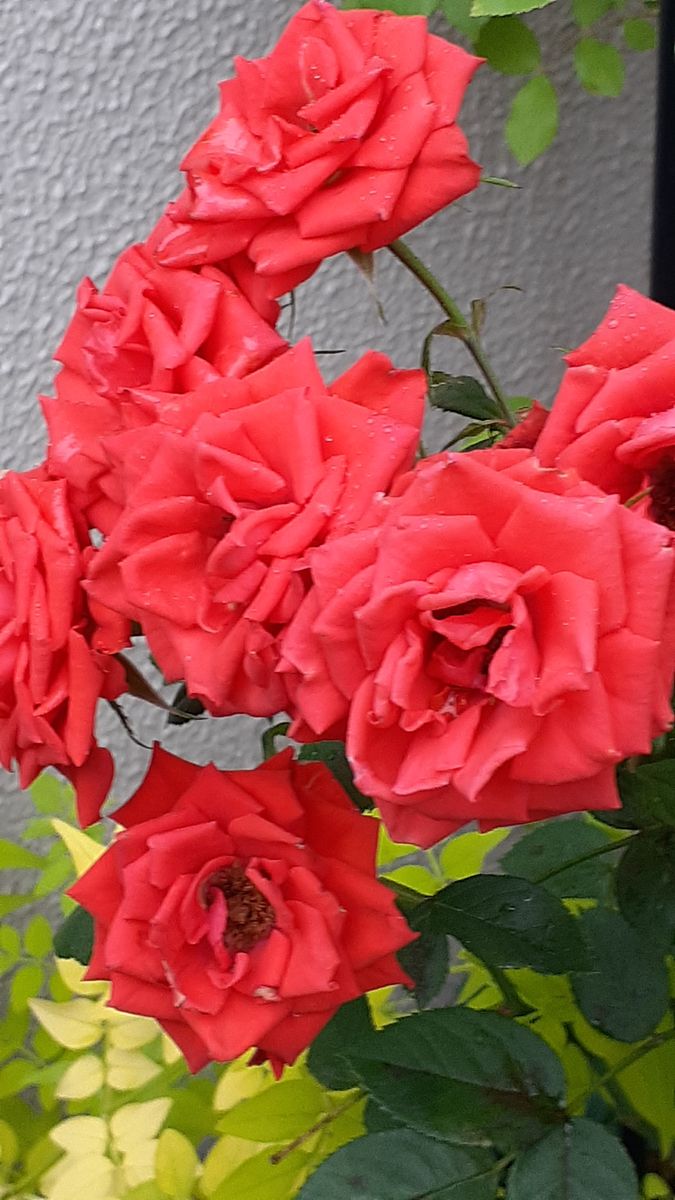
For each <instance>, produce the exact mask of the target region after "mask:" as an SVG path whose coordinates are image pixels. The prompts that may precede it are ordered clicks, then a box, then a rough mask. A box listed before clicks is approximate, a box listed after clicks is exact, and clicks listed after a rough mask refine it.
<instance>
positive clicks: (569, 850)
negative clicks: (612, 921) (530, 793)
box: [502, 817, 616, 900]
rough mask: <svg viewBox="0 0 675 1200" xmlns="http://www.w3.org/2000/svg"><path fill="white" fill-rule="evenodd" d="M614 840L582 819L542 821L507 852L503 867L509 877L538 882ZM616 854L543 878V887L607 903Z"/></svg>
mask: <svg viewBox="0 0 675 1200" xmlns="http://www.w3.org/2000/svg"><path fill="white" fill-rule="evenodd" d="M611 841H612V838H611V836H610V835H609V834H608V833H605V831H604V830H603V829H599V828H598V826H597V825H593V824H591V822H590V821H587V820H585V819H584V818H583V817H571V818H564V819H563V820H560V819H557V820H551V821H542V822H541V823H540V824H538V825H535V826H534V827H533V828H531V829H529V830H528V831H527V832H526V833H525V834H524V835H523V836H522V837H519V838H518V840H517V842H516V843H515V845H513V846H511V848H510V849H509V850H507V852H506V854H505V855H504V857H503V859H502V866H503V868H504V870H505V871H508V873H509V875H521V876H522V877H523V879H529V880H531V881H532V882H538V881H539V880H540V879H541V877H542V876H544V875H546V874H548V872H549V871H555V870H556V869H557V868H558V867H561V866H562V865H563V863H565V862H571V861H572V860H573V859H575V858H580V857H581V856H582V855H584V854H588V853H590V852H591V851H593V850H600V849H601V848H602V847H603V846H607V845H609V844H610V842H611ZM615 862H616V858H615V856H614V855H613V854H608V855H606V856H604V855H603V856H601V857H599V858H593V859H590V860H589V861H588V862H585V863H579V865H578V866H573V867H568V869H567V870H566V871H561V872H560V874H559V875H553V876H552V878H551V879H541V885H542V887H545V888H546V891H547V892H552V893H553V895H554V896H560V897H565V898H567V897H570V896H579V897H582V898H584V899H587V900H606V899H607V898H608V896H609V891H610V887H611V880H612V869H613V866H614V864H615Z"/></svg>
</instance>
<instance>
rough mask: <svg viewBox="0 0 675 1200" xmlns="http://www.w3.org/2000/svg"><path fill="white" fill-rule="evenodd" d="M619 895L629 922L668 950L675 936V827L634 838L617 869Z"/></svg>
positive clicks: (618, 897)
mask: <svg viewBox="0 0 675 1200" xmlns="http://www.w3.org/2000/svg"><path fill="white" fill-rule="evenodd" d="M616 896H617V900H618V902H619V908H620V910H621V913H622V915H623V917H624V918H625V919H626V921H628V923H629V925H632V926H633V928H634V929H636V930H637V932H638V933H639V934H640V935H641V936H642V937H643V938H645V939H646V940H647V941H649V942H651V943H652V944H653V945H654V946H656V947H657V948H658V949H659V950H660V951H661V953H663V954H665V953H667V952H668V951H669V950H670V948H671V947H672V945H673V938H674V937H675V830H671V831H666V832H663V831H659V832H655V833H639V834H638V835H637V837H635V838H634V839H633V841H632V842H631V844H630V845H629V847H628V849H627V850H626V853H625V854H624V856H623V858H622V859H621V862H620V863H619V868H618V870H617V873H616Z"/></svg>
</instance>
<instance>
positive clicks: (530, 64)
mask: <svg viewBox="0 0 675 1200" xmlns="http://www.w3.org/2000/svg"><path fill="white" fill-rule="evenodd" d="M476 53H477V54H481V55H482V56H483V57H484V58H486V59H487V60H488V62H489V64H490V66H491V67H492V68H493V70H495V71H501V72H502V74H503V75H529V74H531V72H532V71H536V69H537V67H538V66H539V60H540V58H541V52H540V50H539V42H538V41H537V38H536V36H535V35H534V33H533V32H532V30H531V29H530V28H529V26H527V25H526V24H525V22H524V21H521V19H520V17H492V19H491V20H490V21H488V22H487V24H486V25H484V26H483V28H482V29H481V31H480V33H479V35H478V39H477V41H476Z"/></svg>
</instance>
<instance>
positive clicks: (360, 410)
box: [89, 342, 425, 716]
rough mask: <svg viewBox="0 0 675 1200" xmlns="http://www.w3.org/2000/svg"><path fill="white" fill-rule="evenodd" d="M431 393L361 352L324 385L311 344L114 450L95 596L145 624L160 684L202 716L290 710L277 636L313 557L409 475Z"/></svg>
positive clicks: (420, 378) (417, 375) (94, 566)
mask: <svg viewBox="0 0 675 1200" xmlns="http://www.w3.org/2000/svg"><path fill="white" fill-rule="evenodd" d="M424 391H425V380H424V375H423V373H422V372H421V371H395V370H393V369H392V366H391V363H390V362H389V359H387V358H386V357H385V356H384V355H382V354H375V353H369V354H366V355H365V356H364V357H363V358H362V359H361V360H360V361H359V362H358V363H357V364H356V365H355V366H354V367H352V368H351V369H350V370H349V371H347V372H346V373H345V374H344V375H342V376H341V377H340V378H339V379H337V380H336V381H335V382H334V383H333V384H331V385H330V387H328V388H327V387H326V385H325V384H324V382H323V380H322V378H321V375H320V373H319V371H318V368H317V366H316V362H315V359H314V355H313V352H312V349H311V346H310V344H309V342H302V343H300V344H299V345H298V346H296V347H294V348H293V349H292V350H288V351H287V352H286V353H285V354H282V355H281V356H279V357H278V358H276V359H274V360H273V361H272V362H271V363H270V364H269V365H268V366H266V367H263V368H262V369H261V370H260V371H256V372H254V373H253V374H251V375H248V376H247V377H246V378H245V379H239V380H237V379H228V380H221V381H220V382H219V384H218V398H219V402H220V404H221V411H220V413H219V415H215V413H213V412H211V413H207V414H203V415H202V416H200V417H199V418H198V419H197V420H196V421H195V423H194V425H193V426H192V428H191V429H190V430H189V431H188V432H187V433H185V434H179V433H177V432H175V431H173V430H171V429H169V428H168V427H166V426H164V425H159V424H156V425H154V426H153V427H152V428H148V429H142V430H134V431H133V432H130V433H125V434H121V435H119V436H118V437H117V438H108V439H107V440H106V441H105V442H104V446H103V449H104V452H105V453H106V455H107V457H108V459H109V461H110V462H111V463H112V464H113V466H112V475H111V478H112V479H114V481H115V484H116V486H117V487H118V489H119V492H118V494H117V495H116V496H115V500H116V502H117V503H119V505H120V507H121V508H122V509H123V511H122V515H121V516H120V518H119V520H118V521H117V523H116V524H115V526H114V528H113V530H112V533H111V535H110V537H109V538H108V539H107V540H106V542H105V543H104V545H103V548H102V549H101V550H100V551H98V552H97V554H96V555H95V556H94V558H93V559H92V563H91V567H90V577H91V583H90V584H89V588H90V592H91V595H92V596H93V597H94V598H95V599H98V600H100V601H101V602H102V603H105V604H106V605H109V606H110V607H111V608H112V609H114V610H115V611H116V612H119V613H121V614H123V615H125V616H126V617H128V618H130V619H132V620H134V621H137V622H139V624H140V625H141V626H142V629H143V632H144V633H145V635H146V637H147V639H148V642H149V645H150V648H151V650H152V653H153V655H154V657H155V659H156V661H157V663H158V664H159V667H160V669H161V670H162V672H163V674H164V676H165V678H166V679H168V680H185V682H186V684H187V687H188V691H189V692H190V694H191V695H194V696H197V697H199V698H200V699H201V700H202V701H203V702H204V704H205V705H206V707H207V708H208V709H209V711H210V712H212V713H214V714H217V715H227V714H230V713H234V712H242V713H249V714H251V715H253V716H264V715H271V714H272V713H275V712H278V711H279V710H280V709H282V708H284V707H285V703H286V693H285V689H284V687H283V680H282V677H281V676H280V675H279V674H277V672H276V666H277V663H278V638H279V634H280V632H281V631H282V630H283V629H284V628H285V626H286V625H287V624H288V622H289V621H290V619H291V617H292V616H293V615H294V613H295V611H296V610H297V608H298V606H299V604H300V602H301V600H302V598H303V596H304V594H305V591H306V589H307V586H308V584H307V570H306V567H307V561H306V558H307V552H308V551H309V549H310V548H311V547H312V546H316V545H318V544H320V543H321V542H322V541H323V540H325V539H326V538H327V537H331V536H335V535H336V534H337V533H339V532H340V531H341V530H345V529H348V528H349V527H350V526H351V525H353V524H354V523H355V522H357V521H359V520H360V519H361V517H362V516H363V514H364V512H365V511H366V509H367V508H368V505H369V504H370V501H371V500H372V497H373V495H374V494H376V493H378V492H381V491H384V490H386V489H387V488H388V487H389V486H390V484H391V482H392V480H393V479H394V478H395V476H396V474H397V473H398V472H400V471H402V470H406V469H407V468H408V467H409V466H410V464H411V463H412V460H413V457H414V453H415V449H416V446H417V442H418V437H419V429H420V424H421V420H422V410H423V403H424Z"/></svg>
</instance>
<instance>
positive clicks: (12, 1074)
mask: <svg viewBox="0 0 675 1200" xmlns="http://www.w3.org/2000/svg"><path fill="white" fill-rule="evenodd" d="M39 1074H40V1072H39V1068H38V1067H35V1066H34V1065H33V1063H29V1062H25V1061H24V1060H23V1059H19V1058H15V1059H13V1060H12V1062H8V1063H7V1064H6V1065H5V1066H4V1067H0V1100H4V1099H5V1097H6V1096H16V1094H17V1093H18V1092H22V1091H23V1090H24V1088H26V1087H29V1086H30V1085H31V1084H32V1083H34V1082H35V1080H36V1078H37V1077H38V1076H39Z"/></svg>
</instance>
